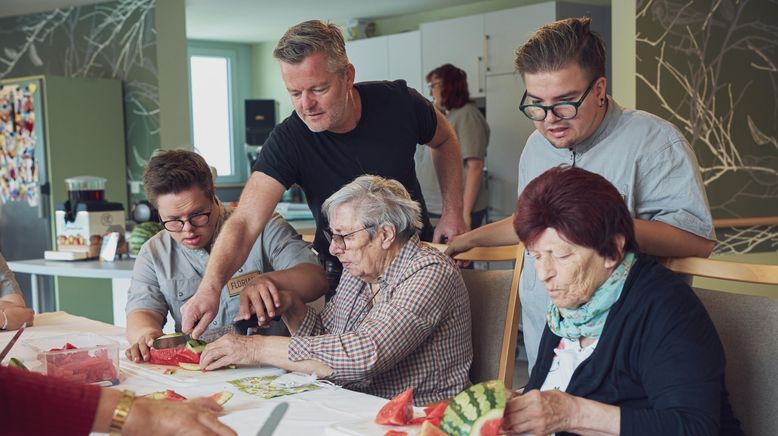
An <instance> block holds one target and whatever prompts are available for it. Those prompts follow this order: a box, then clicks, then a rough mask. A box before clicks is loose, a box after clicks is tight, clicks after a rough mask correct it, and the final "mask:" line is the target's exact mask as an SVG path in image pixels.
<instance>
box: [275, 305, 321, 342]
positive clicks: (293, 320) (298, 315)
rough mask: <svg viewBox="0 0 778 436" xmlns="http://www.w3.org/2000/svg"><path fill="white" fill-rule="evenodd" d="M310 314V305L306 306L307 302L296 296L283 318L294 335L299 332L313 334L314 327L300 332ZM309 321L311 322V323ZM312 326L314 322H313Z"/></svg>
mask: <svg viewBox="0 0 778 436" xmlns="http://www.w3.org/2000/svg"><path fill="white" fill-rule="evenodd" d="M307 316H308V306H306V304H305V303H303V302H302V300H301V299H300V298H294V299H293V301H292V304H291V306H290V307H289V309H287V310H286V311H285V312H284V314H283V315H281V319H282V320H283V321H284V324H286V328H287V329H289V332H290V333H292V335H299V334H313V333H314V332H313V329H312V328H308V329H306V330H309V331H306V332H299V330H300V327H302V325H303V322H304V321H305V318H306V317H307ZM311 322H312V320H311V321H309V323H311ZM310 325H311V326H313V325H314V324H313V323H311V324H310Z"/></svg>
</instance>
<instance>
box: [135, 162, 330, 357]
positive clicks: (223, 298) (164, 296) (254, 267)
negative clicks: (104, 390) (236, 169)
mask: <svg viewBox="0 0 778 436" xmlns="http://www.w3.org/2000/svg"><path fill="white" fill-rule="evenodd" d="M143 184H144V188H145V190H146V195H147V197H148V199H149V201H150V202H151V204H152V205H154V206H155V207H156V208H157V209H158V210H159V216H160V220H161V221H162V224H163V226H164V227H165V230H163V231H161V232H159V233H158V234H157V235H155V236H153V237H152V238H151V239H149V241H147V242H146V243H145V244H144V245H143V247H142V248H141V250H140V253H139V254H138V258H137V259H136V260H135V267H134V269H133V275H132V282H131V285H130V290H129V295H128V301H127V307H126V312H127V338H128V340H129V341H130V343H131V344H133V345H132V346H131V347H130V349H128V350H127V357H128V358H129V359H132V360H134V361H136V362H137V361H141V360H148V357H149V354H148V348H149V346H150V345H151V343H152V342H153V341H154V339H155V338H157V337H159V336H161V335H162V327H163V326H164V324H165V319H166V317H167V313H168V312H170V313H171V315H172V316H173V319H174V320H175V322H176V331H181V313H180V309H181V306H182V305H183V304H184V303H185V302H186V301H187V300H188V299H189V298H191V297H192V295H194V293H195V291H196V290H197V286H198V285H199V284H200V280H201V277H202V276H203V274H204V273H205V267H206V264H207V263H208V259H209V257H210V252H211V247H212V246H213V241H214V240H215V239H216V236H217V235H218V234H219V230H220V229H221V227H222V225H223V224H224V222H225V221H226V220H227V219H228V218H229V216H230V213H231V211H230V210H228V209H227V208H225V207H224V206H223V205H222V204H221V203H220V202H219V200H218V199H217V198H216V194H215V191H214V184H213V176H212V175H211V170H210V168H209V167H208V164H207V163H206V162H205V160H204V159H203V158H202V157H201V156H200V155H199V154H197V153H194V152H192V151H186V150H167V151H162V152H159V153H157V154H156V155H154V156H153V157H152V158H151V160H149V163H148V164H147V165H146V169H145V173H144V175H143ZM250 288H265V289H272V290H274V291H277V290H282V289H283V290H288V291H291V292H294V293H295V294H297V295H298V296H299V297H300V299H301V300H303V301H306V302H307V301H312V300H315V299H316V298H318V297H319V296H321V295H322V294H323V293H324V292H325V291H326V289H327V282H326V279H325V277H324V271H323V269H322V268H321V266H320V265H319V262H318V259H317V257H316V255H315V254H314V253H313V251H312V250H311V246H310V245H309V244H308V243H306V242H304V241H303V240H302V239H301V238H300V235H298V234H297V232H296V231H295V230H294V229H293V228H292V226H290V225H289V224H288V223H287V222H286V221H284V219H283V218H281V216H280V215H278V214H274V215H273V216H272V217H271V218H270V220H269V221H268V224H267V226H265V230H264V231H263V232H262V233H261V234H260V236H259V238H257V240H256V242H255V243H254V244H253V246H252V248H251V251H250V253H249V255H248V257H247V258H246V260H245V262H244V263H243V265H242V266H241V267H240V268H239V269H238V271H236V273H235V274H234V276H233V277H232V279H231V280H229V281H228V282H227V284H226V286H224V288H223V289H222V290H221V294H220V304H219V312H218V313H217V315H216V318H215V319H214V320H213V321H212V322H211V327H212V328H213V327H221V326H223V325H227V324H230V323H232V322H233V320H234V318H235V317H236V316H237V315H238V312H239V308H240V295H241V293H242V292H243V291H244V290H245V289H250ZM261 321H264V322H263V324H266V323H267V322H268V320H261ZM278 326H279V327H280V328H281V330H278V329H271V331H270V333H283V332H284V331H285V329H284V328H283V325H282V324H281V323H278Z"/></svg>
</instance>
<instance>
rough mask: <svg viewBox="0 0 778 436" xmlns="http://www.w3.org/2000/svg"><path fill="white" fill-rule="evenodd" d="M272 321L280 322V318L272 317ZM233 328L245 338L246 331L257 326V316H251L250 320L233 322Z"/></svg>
mask: <svg viewBox="0 0 778 436" xmlns="http://www.w3.org/2000/svg"><path fill="white" fill-rule="evenodd" d="M272 320H273V321H281V316H274V317H273V319H272ZM233 325H234V326H235V329H236V330H237V331H238V333H240V334H241V335H243V336H246V334H247V333H248V330H249V329H250V328H253V327H256V326H258V325H259V319H258V318H257V314H256V313H255V314H253V315H251V318H249V319H241V320H238V321H235V323H234V324H233Z"/></svg>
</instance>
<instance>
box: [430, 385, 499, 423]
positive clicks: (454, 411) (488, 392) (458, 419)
mask: <svg viewBox="0 0 778 436" xmlns="http://www.w3.org/2000/svg"><path fill="white" fill-rule="evenodd" d="M505 403H506V394H505V386H504V385H503V384H502V382H501V381H500V380H490V381H487V382H483V383H478V384H476V385H473V386H470V387H469V388H467V389H465V390H464V391H462V392H460V393H459V394H457V396H456V397H454V399H453V400H451V402H450V403H449V405H448V407H447V408H446V412H445V413H444V414H443V419H442V420H441V421H440V428H441V430H443V431H445V432H446V433H447V434H449V435H454V436H468V435H470V434H473V433H471V431H472V429H473V425H474V424H475V423H476V422H477V421H479V420H480V419H481V418H482V417H484V416H492V414H494V413H496V414H498V416H502V414H503V412H504V411H505ZM476 434H477V433H476Z"/></svg>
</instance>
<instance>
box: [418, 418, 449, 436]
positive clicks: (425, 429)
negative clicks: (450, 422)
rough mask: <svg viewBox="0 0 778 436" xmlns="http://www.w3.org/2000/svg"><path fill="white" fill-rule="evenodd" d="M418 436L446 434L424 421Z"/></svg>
mask: <svg viewBox="0 0 778 436" xmlns="http://www.w3.org/2000/svg"><path fill="white" fill-rule="evenodd" d="M419 436H447V435H446V432H444V431H443V430H441V429H440V427H438V426H437V425H435V424H433V423H432V422H431V421H424V423H422V424H421V430H419Z"/></svg>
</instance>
